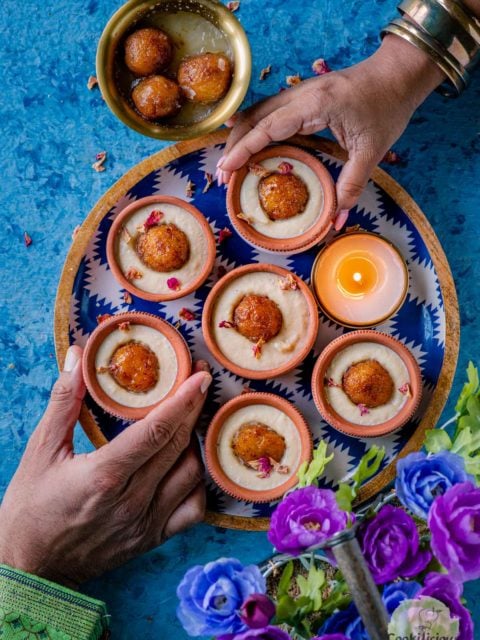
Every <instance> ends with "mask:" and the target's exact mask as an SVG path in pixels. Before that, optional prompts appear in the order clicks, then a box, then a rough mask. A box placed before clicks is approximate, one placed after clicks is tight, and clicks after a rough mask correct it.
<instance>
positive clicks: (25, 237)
mask: <svg viewBox="0 0 480 640" xmlns="http://www.w3.org/2000/svg"><path fill="white" fill-rule="evenodd" d="M23 242H24V243H25V246H26V247H29V246H30V245H31V244H32V242H33V240H32V239H31V237H30V235H29V234H28V233H27V232H26V231H24V232H23Z"/></svg>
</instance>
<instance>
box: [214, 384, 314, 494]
mask: <svg viewBox="0 0 480 640" xmlns="http://www.w3.org/2000/svg"><path fill="white" fill-rule="evenodd" d="M252 404H267V405H269V406H272V407H274V408H276V409H279V410H280V411H283V412H284V413H286V414H287V416H288V417H289V418H290V419H291V420H292V422H293V423H294V424H295V427H296V429H297V432H298V434H299V436H300V443H301V452H300V460H299V463H298V466H297V468H296V469H295V472H294V473H293V474H292V476H291V477H290V478H289V479H288V480H287V481H285V482H284V483H282V484H281V485H278V486H277V487H274V488H272V489H267V490H264V491H261V490H260V491H256V490H254V489H246V488H245V487H240V486H239V485H237V484H236V483H235V482H234V481H233V480H231V479H230V478H229V477H228V476H227V475H226V474H225V472H224V471H223V469H222V467H221V465H220V462H219V460H218V455H217V441H218V436H219V433H220V431H221V429H222V427H223V424H224V422H225V420H226V419H227V418H229V417H230V416H231V415H232V414H233V413H234V412H235V411H238V409H241V408H243V407H244V406H251V405H252ZM312 453H313V438H312V433H311V431H310V427H309V426H308V423H307V421H306V420H305V418H304V417H303V415H302V413H301V412H300V411H299V410H298V409H297V407H295V405H293V404H292V403H291V402H289V401H288V400H286V399H285V398H282V397H281V396H278V395H276V394H274V393H263V392H250V393H244V394H242V395H240V396H236V397H235V398H232V399H231V400H229V401H228V402H227V403H226V404H224V405H223V406H222V407H221V408H220V409H219V410H218V411H217V413H216V414H215V415H214V416H213V418H212V420H211V421H210V424H209V426H208V429H207V434H206V438H205V462H206V466H207V469H208V471H209V473H210V475H211V476H212V479H213V480H214V482H215V483H216V484H217V485H218V486H219V487H220V488H221V489H222V491H224V492H225V493H226V494H227V495H229V496H231V497H233V498H235V499H237V500H246V501H247V502H256V503H266V502H274V501H275V500H279V499H280V498H281V497H282V496H283V495H284V494H285V493H286V492H287V491H289V490H290V489H292V488H293V487H294V486H295V485H296V484H297V483H298V478H297V474H298V470H299V468H300V466H301V465H302V463H303V462H310V460H311V459H312Z"/></svg>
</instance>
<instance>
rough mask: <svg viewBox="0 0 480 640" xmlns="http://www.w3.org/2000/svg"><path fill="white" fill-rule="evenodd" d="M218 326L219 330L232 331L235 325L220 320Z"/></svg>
mask: <svg viewBox="0 0 480 640" xmlns="http://www.w3.org/2000/svg"><path fill="white" fill-rule="evenodd" d="M218 326H219V327H220V329H234V328H235V323H233V322H230V321H229V320H221V321H220V322H219V323H218Z"/></svg>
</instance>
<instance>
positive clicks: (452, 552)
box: [428, 482, 480, 582]
mask: <svg viewBox="0 0 480 640" xmlns="http://www.w3.org/2000/svg"><path fill="white" fill-rule="evenodd" d="M428 526H429V528H430V531H431V534H432V540H431V545H432V551H433V553H434V555H435V557H436V558H437V560H439V561H440V562H441V563H442V564H443V566H444V567H445V568H446V569H447V570H448V572H449V573H450V575H451V576H452V577H453V578H454V579H455V580H457V581H459V582H465V581H467V580H476V579H477V578H480V489H478V488H477V487H475V486H474V485H473V484H472V483H471V482H462V484H456V485H455V486H454V487H452V488H451V489H449V490H448V491H447V493H445V495H443V496H440V497H438V498H437V499H436V500H435V502H434V503H433V505H432V508H431V509H430V513H429V514H428Z"/></svg>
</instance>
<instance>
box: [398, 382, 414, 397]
mask: <svg viewBox="0 0 480 640" xmlns="http://www.w3.org/2000/svg"><path fill="white" fill-rule="evenodd" d="M398 390H399V391H400V393H403V395H404V396H408V397H409V398H411V397H412V389H411V387H410V385H409V383H408V382H405V384H402V386H401V387H400V388H399V389H398Z"/></svg>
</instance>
